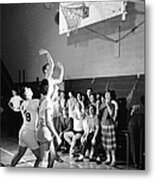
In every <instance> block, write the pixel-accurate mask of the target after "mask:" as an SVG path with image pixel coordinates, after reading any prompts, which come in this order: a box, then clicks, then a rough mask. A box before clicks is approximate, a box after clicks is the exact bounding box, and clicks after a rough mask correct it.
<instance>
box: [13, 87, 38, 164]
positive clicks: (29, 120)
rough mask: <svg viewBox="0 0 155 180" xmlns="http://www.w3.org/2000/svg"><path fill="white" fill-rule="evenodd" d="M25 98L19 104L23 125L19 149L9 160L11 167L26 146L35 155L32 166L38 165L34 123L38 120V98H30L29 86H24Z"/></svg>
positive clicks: (31, 94)
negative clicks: (10, 160)
mask: <svg viewBox="0 0 155 180" xmlns="http://www.w3.org/2000/svg"><path fill="white" fill-rule="evenodd" d="M23 95H24V96H25V100H24V101H23V103H22V104H21V106H20V111H21V114H22V117H23V125H22V127H21V129H20V132H19V150H18V153H17V154H16V155H15V157H14V158H13V160H12V162H11V167H14V166H16V165H17V163H18V162H19V160H20V159H21V158H22V156H23V155H24V154H25V152H26V150H27V148H30V149H31V151H32V152H33V154H34V155H35V156H36V158H37V159H36V162H35V164H34V167H38V165H39V161H40V153H39V146H38V143H37V141H36V135H35V134H36V125H37V122H38V112H37V110H38V106H39V100H37V99H32V96H33V92H32V90H31V88H27V87H25V88H24V93H23Z"/></svg>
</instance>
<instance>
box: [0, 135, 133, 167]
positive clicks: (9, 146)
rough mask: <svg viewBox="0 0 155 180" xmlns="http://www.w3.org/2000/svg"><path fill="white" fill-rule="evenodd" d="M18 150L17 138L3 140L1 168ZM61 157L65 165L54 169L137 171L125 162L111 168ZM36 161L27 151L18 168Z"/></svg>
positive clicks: (61, 164)
mask: <svg viewBox="0 0 155 180" xmlns="http://www.w3.org/2000/svg"><path fill="white" fill-rule="evenodd" d="M17 150H18V143H17V140H16V139H15V138H11V137H8V138H1V147H0V156H1V158H0V166H4V167H8V166H9V164H10V162H11V160H12V158H13V156H14V155H15V153H16V152H17ZM59 155H60V157H61V158H62V159H63V161H64V162H63V163H58V162H55V163H54V167H53V168H58V169H60V168H61V169H70V168H73V169H104V170H109V169H110V170H111V169H112V170H123V169H124V170H136V169H134V168H132V167H128V166H126V165H125V162H117V165H116V166H115V167H111V166H108V165H105V164H103V163H102V164H100V165H97V164H96V162H89V161H88V160H84V161H83V162H75V158H72V159H70V158H69V156H68V154H62V153H59ZM34 161H35V157H34V155H33V154H32V152H31V151H30V150H29V149H27V151H26V154H25V155H24V157H23V158H22V159H21V160H20V162H19V163H18V165H17V166H16V167H26V168H29V167H33V165H34Z"/></svg>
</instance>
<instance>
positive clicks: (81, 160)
mask: <svg viewBox="0 0 155 180" xmlns="http://www.w3.org/2000/svg"><path fill="white" fill-rule="evenodd" d="M75 162H83V159H76V160H75Z"/></svg>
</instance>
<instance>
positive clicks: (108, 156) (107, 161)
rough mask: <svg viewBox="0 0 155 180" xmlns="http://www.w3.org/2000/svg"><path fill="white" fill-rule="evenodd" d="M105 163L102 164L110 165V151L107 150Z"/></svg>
mask: <svg viewBox="0 0 155 180" xmlns="http://www.w3.org/2000/svg"><path fill="white" fill-rule="evenodd" d="M106 156H107V157H106V158H107V159H106V161H105V162H104V163H110V151H109V150H106Z"/></svg>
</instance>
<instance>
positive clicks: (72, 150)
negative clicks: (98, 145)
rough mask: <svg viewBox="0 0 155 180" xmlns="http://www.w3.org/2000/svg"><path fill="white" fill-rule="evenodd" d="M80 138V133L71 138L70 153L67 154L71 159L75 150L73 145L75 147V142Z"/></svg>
mask: <svg viewBox="0 0 155 180" xmlns="http://www.w3.org/2000/svg"><path fill="white" fill-rule="evenodd" d="M81 136H82V135H81V134H80V133H79V134H76V135H74V136H73V139H72V143H71V147H70V152H69V154H70V157H72V155H73V152H74V148H75V145H76V142H77V140H78V139H80V138H81Z"/></svg>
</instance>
